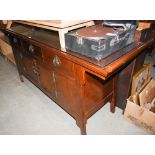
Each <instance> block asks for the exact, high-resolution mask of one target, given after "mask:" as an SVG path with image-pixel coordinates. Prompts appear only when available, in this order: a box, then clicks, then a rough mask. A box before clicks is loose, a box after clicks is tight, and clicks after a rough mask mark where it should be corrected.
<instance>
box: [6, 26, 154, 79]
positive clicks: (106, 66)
mask: <svg viewBox="0 0 155 155" xmlns="http://www.w3.org/2000/svg"><path fill="white" fill-rule="evenodd" d="M7 31H9V32H11V33H13V34H15V35H17V36H20V37H22V38H24V39H27V40H29V41H31V42H32V43H34V44H36V45H39V46H42V47H46V48H47V49H49V51H50V49H51V48H52V49H53V50H54V51H55V52H57V54H58V55H61V56H63V57H65V58H66V59H69V60H70V61H73V62H74V63H77V64H79V65H81V66H82V67H84V68H85V70H86V71H87V72H90V73H91V72H92V73H93V74H95V75H96V76H98V77H100V78H102V79H104V80H105V79H107V78H108V77H109V76H111V75H112V74H114V73H115V72H116V71H117V70H119V69H121V68H122V67H123V66H124V65H126V64H127V63H128V62H129V61H131V60H132V59H134V57H136V56H137V55H138V54H139V53H141V52H142V51H143V50H144V49H145V48H147V47H148V46H150V45H151V44H152V43H153V41H154V40H153V39H150V40H148V41H146V42H144V43H141V44H138V43H136V42H135V43H134V45H133V47H132V48H131V49H129V47H125V48H123V49H122V50H123V52H121V50H120V51H118V52H116V53H115V54H114V55H111V56H110V57H107V58H105V59H102V60H101V61H95V60H92V59H91V58H87V57H84V56H82V55H80V54H77V53H75V52H73V51H67V52H62V51H61V47H60V43H59V36H58V33H57V32H56V31H51V30H45V29H41V28H36V27H35V28H34V27H32V26H28V25H18V26H15V27H11V28H8V29H7ZM127 50H130V51H127ZM126 51H127V52H126ZM117 53H119V54H120V53H121V56H120V57H119V56H118V55H119V54H117ZM116 56H118V58H117V59H114V57H116ZM113 59H114V60H113Z"/></svg>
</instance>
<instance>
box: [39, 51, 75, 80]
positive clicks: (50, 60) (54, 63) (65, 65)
mask: <svg viewBox="0 0 155 155" xmlns="http://www.w3.org/2000/svg"><path fill="white" fill-rule="evenodd" d="M42 50H43V60H44V62H45V63H46V64H48V66H49V67H52V68H54V69H55V70H57V71H58V72H61V73H63V74H65V75H66V76H69V77H70V76H71V77H73V76H74V64H73V63H72V62H71V61H69V60H67V59H65V58H63V57H61V56H59V54H57V52H55V51H54V52H53V51H52V50H51V51H47V50H44V49H42Z"/></svg>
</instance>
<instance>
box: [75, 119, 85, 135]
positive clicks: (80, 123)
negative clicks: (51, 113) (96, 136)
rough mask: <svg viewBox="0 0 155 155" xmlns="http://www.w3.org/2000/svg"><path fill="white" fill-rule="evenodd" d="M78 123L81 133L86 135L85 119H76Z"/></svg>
mask: <svg viewBox="0 0 155 155" xmlns="http://www.w3.org/2000/svg"><path fill="white" fill-rule="evenodd" d="M76 124H77V126H78V127H79V128H80V131H81V135H86V134H87V132H86V123H85V122H84V121H76Z"/></svg>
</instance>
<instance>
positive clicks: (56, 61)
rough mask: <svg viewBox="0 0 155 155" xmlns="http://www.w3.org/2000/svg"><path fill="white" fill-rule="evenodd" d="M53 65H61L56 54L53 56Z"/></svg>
mask: <svg viewBox="0 0 155 155" xmlns="http://www.w3.org/2000/svg"><path fill="white" fill-rule="evenodd" d="M53 65H54V66H55V67H59V66H61V61H60V58H59V57H58V56H55V57H54V58H53Z"/></svg>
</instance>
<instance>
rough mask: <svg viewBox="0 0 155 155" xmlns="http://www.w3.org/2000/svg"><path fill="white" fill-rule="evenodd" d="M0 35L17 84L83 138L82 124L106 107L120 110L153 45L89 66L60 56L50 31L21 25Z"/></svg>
mask: <svg viewBox="0 0 155 155" xmlns="http://www.w3.org/2000/svg"><path fill="white" fill-rule="evenodd" d="M3 31H4V32H5V34H6V35H8V37H9V39H10V43H11V46H12V49H13V53H14V57H15V60H16V64H17V69H18V72H19V77H20V80H21V81H22V82H23V81H24V78H23V76H25V77H26V78H27V79H29V80H30V81H31V82H32V83H33V84H34V85H35V86H37V87H38V88H39V89H40V90H41V91H42V92H43V93H45V94H46V95H48V96H49V97H50V98H51V99H52V100H53V101H54V102H55V103H57V104H58V105H59V106H60V107H61V108H63V109H64V110H65V111H66V112H67V113H68V114H70V115H71V116H72V117H73V118H74V119H75V120H76V124H77V125H78V126H79V127H80V130H81V134H86V123H87V120H88V119H89V118H90V117H91V116H92V115H93V114H95V113H96V112H97V111H98V110H99V109H100V108H102V107H103V106H104V105H105V104H106V103H110V111H111V112H114V111H115V106H118V107H120V108H122V109H124V108H125V105H126V104H125V103H126V98H127V97H128V95H129V94H130V86H131V78H132V75H133V74H134V72H136V71H137V70H138V69H139V68H140V67H141V66H142V65H143V62H144V58H145V53H146V50H147V47H149V46H150V45H151V44H152V42H153V39H150V40H148V41H147V42H145V43H141V44H139V43H134V46H132V48H131V49H130V50H129V48H124V49H123V50H124V54H122V56H121V57H118V58H117V59H116V58H115V59H114V57H116V55H115V56H114V55H112V56H110V57H108V58H106V59H103V60H102V61H100V62H94V61H93V60H91V59H89V58H86V57H83V56H81V55H78V54H76V53H74V52H73V51H67V52H62V51H61V47H60V43H59V37H58V34H57V33H56V32H53V31H48V30H42V29H38V28H37V29H34V28H33V27H30V26H27V25H20V26H15V27H11V28H8V29H3ZM127 50H128V52H126V53H125V51H127ZM120 53H121V52H120ZM19 93H20V92H19ZM108 101H109V102H108Z"/></svg>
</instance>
